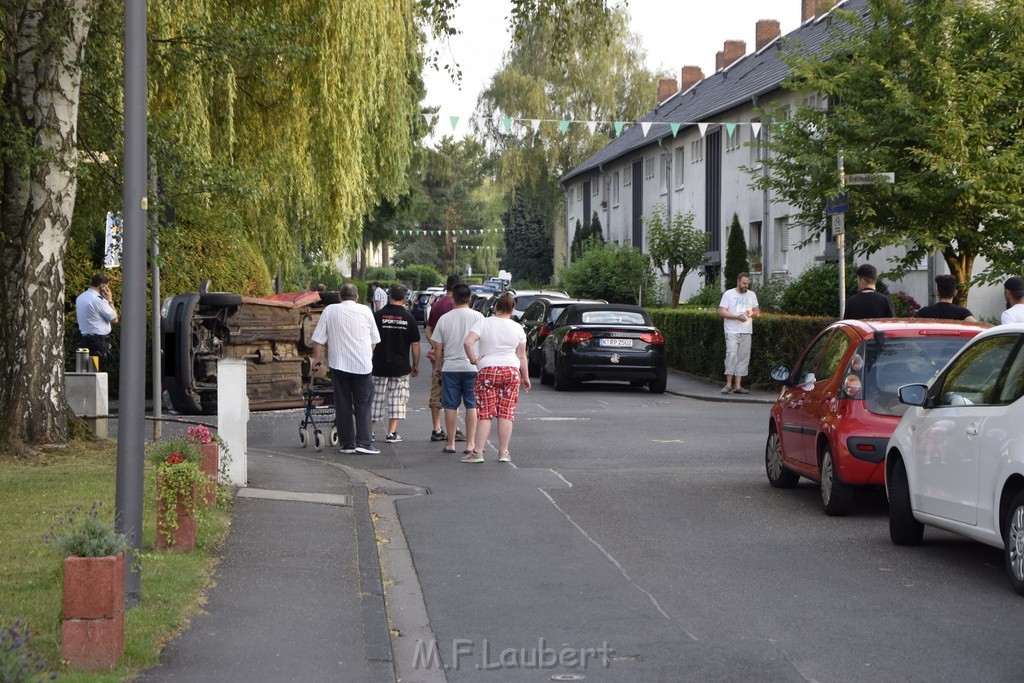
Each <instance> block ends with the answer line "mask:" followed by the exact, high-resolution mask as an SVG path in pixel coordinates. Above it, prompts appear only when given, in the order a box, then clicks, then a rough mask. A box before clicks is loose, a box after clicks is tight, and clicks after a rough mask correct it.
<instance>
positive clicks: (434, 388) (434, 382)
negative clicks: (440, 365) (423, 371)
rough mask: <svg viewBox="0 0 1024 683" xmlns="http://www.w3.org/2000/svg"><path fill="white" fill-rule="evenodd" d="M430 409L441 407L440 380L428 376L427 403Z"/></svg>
mask: <svg viewBox="0 0 1024 683" xmlns="http://www.w3.org/2000/svg"><path fill="white" fill-rule="evenodd" d="M427 405H428V406H430V407H431V408H440V407H441V378H440V377H435V376H434V374H433V373H431V374H430V400H429V401H428V403H427Z"/></svg>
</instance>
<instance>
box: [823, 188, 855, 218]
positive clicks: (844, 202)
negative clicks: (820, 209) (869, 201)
mask: <svg viewBox="0 0 1024 683" xmlns="http://www.w3.org/2000/svg"><path fill="white" fill-rule="evenodd" d="M849 210H850V193H849V192H843V193H842V194H841V195H839V196H838V197H829V198H828V200H826V202H825V215H827V216H835V215H836V214H840V213H846V212H847V211H849Z"/></svg>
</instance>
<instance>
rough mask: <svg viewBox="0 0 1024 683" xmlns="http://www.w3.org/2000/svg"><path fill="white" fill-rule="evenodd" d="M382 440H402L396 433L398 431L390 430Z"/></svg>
mask: <svg viewBox="0 0 1024 683" xmlns="http://www.w3.org/2000/svg"><path fill="white" fill-rule="evenodd" d="M384 440H385V441H387V442H388V443H398V442H399V441H401V440H402V437H401V436H399V435H398V432H391V433H390V434H388V435H387V436H386V437H384Z"/></svg>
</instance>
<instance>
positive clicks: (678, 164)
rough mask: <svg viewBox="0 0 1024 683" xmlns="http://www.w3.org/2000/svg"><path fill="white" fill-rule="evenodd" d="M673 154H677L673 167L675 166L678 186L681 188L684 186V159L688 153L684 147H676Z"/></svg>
mask: <svg viewBox="0 0 1024 683" xmlns="http://www.w3.org/2000/svg"><path fill="white" fill-rule="evenodd" d="M673 154H674V155H675V161H673V168H675V171H676V188H681V187H682V186H683V177H684V175H683V161H684V157H685V156H686V155H685V154H684V153H683V148H682V147H676V148H675V149H674V150H673Z"/></svg>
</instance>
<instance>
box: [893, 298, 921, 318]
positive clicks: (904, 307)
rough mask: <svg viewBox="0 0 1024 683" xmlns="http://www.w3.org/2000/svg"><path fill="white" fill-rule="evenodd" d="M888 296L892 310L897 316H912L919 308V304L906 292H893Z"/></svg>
mask: <svg viewBox="0 0 1024 683" xmlns="http://www.w3.org/2000/svg"><path fill="white" fill-rule="evenodd" d="M889 298H890V299H891V300H892V310H893V312H895V314H896V317H897V318H912V317H914V314H916V313H917V312H918V311H919V310H921V304H919V303H917V301H916V300H915V299H914V297H912V296H910V295H909V294H907V293H906V292H894V293H893V294H890V295H889Z"/></svg>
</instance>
